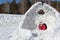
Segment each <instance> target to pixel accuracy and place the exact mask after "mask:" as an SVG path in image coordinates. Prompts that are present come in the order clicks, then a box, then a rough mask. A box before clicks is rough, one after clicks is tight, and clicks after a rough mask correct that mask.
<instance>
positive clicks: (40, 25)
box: [38, 23, 47, 30]
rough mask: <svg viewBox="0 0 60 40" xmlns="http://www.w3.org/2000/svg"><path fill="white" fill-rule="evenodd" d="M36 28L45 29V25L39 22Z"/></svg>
mask: <svg viewBox="0 0 60 40" xmlns="http://www.w3.org/2000/svg"><path fill="white" fill-rule="evenodd" d="M38 28H39V30H46V29H47V26H46V24H45V23H43V24H39V26H38Z"/></svg>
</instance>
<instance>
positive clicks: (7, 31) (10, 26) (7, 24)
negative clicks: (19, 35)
mask: <svg viewBox="0 0 60 40" xmlns="http://www.w3.org/2000/svg"><path fill="white" fill-rule="evenodd" d="M23 17H24V15H11V14H0V40H9V38H10V37H11V36H10V35H11V34H12V33H14V32H15V30H17V29H18V25H19V23H20V21H21V22H22V21H23ZM21 18H22V19H21Z"/></svg>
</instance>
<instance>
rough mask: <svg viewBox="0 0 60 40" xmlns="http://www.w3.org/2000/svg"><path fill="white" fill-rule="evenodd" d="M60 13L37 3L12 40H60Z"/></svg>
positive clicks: (27, 13)
mask: <svg viewBox="0 0 60 40" xmlns="http://www.w3.org/2000/svg"><path fill="white" fill-rule="evenodd" d="M59 33H60V27H59V12H58V11H57V10H56V9H54V8H53V7H51V6H50V5H48V4H46V3H41V2H37V3H35V4H34V5H32V7H31V8H30V9H29V10H28V11H27V12H26V14H25V18H24V21H21V22H20V24H19V28H18V29H17V31H15V32H14V33H13V35H12V37H11V38H10V40H60V34H59Z"/></svg>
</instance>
